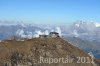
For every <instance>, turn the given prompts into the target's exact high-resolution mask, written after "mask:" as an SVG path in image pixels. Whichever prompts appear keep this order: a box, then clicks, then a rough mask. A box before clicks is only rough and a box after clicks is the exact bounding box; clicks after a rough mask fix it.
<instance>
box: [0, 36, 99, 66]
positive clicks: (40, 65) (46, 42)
mask: <svg viewBox="0 0 100 66" xmlns="http://www.w3.org/2000/svg"><path fill="white" fill-rule="evenodd" d="M92 62H93V61H92V58H91V57H90V56H89V55H88V54H86V53H85V52H83V51H82V50H80V49H78V48H77V47H75V46H73V45H71V44H70V43H68V42H67V41H64V40H63V39H62V38H60V37H58V38H34V39H29V40H25V41H16V40H5V41H2V42H0V66H99V63H98V62H97V61H94V63H92ZM97 64H98V65H97Z"/></svg>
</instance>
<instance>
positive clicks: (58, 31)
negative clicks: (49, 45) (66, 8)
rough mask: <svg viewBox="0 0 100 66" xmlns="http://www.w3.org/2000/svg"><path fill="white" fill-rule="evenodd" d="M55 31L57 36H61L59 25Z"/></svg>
mask: <svg viewBox="0 0 100 66" xmlns="http://www.w3.org/2000/svg"><path fill="white" fill-rule="evenodd" d="M56 32H57V33H59V36H60V37H61V36H62V35H61V29H60V27H56Z"/></svg>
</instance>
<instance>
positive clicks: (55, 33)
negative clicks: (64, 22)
mask: <svg viewBox="0 0 100 66" xmlns="http://www.w3.org/2000/svg"><path fill="white" fill-rule="evenodd" d="M50 34H58V33H57V32H50Z"/></svg>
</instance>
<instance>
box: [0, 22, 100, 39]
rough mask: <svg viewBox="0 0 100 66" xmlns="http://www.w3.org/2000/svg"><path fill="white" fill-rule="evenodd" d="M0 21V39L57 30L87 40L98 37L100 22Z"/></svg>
mask: <svg viewBox="0 0 100 66" xmlns="http://www.w3.org/2000/svg"><path fill="white" fill-rule="evenodd" d="M2 23H3V22H1V23H0V39H7V38H9V37H12V36H20V37H28V38H32V37H38V35H39V34H48V33H49V32H51V31H57V32H59V33H60V35H61V34H62V36H71V37H79V38H82V39H88V40H98V41H99V39H100V23H97V22H85V21H78V22H74V23H72V24H70V25H67V24H64V25H63V24H62V25H59V26H56V25H37V24H33V25H32V24H23V23H17V24H14V23H13V24H12V22H11V23H9V24H8V25H7V23H6V22H4V23H3V24H2Z"/></svg>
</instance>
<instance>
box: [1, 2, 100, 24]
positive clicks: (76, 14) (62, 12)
mask: <svg viewBox="0 0 100 66" xmlns="http://www.w3.org/2000/svg"><path fill="white" fill-rule="evenodd" d="M0 20H10V21H12V20H14V21H23V22H33V23H48V22H49V23H69V22H73V21H76V20H95V21H99V22H100V0H0Z"/></svg>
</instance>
